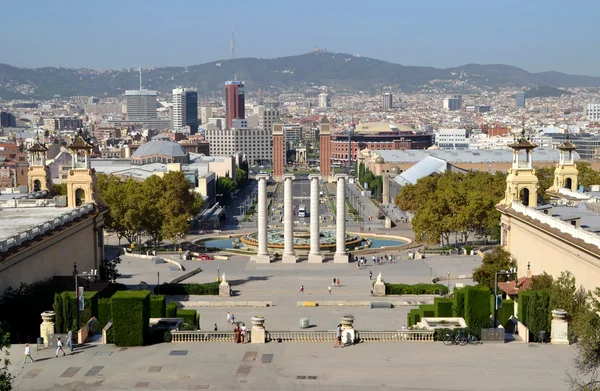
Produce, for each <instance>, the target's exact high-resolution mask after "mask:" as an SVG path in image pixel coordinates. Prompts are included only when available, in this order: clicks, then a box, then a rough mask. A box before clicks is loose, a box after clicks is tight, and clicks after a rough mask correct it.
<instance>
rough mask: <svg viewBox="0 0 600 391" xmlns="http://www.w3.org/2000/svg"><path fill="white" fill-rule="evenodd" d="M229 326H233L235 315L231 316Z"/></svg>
mask: <svg viewBox="0 0 600 391" xmlns="http://www.w3.org/2000/svg"><path fill="white" fill-rule="evenodd" d="M231 324H235V315H234V314H231Z"/></svg>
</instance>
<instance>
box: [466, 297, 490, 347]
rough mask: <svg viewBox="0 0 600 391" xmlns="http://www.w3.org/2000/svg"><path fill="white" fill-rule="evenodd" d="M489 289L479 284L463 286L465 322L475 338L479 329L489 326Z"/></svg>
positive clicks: (479, 331)
mask: <svg viewBox="0 0 600 391" xmlns="http://www.w3.org/2000/svg"><path fill="white" fill-rule="evenodd" d="M490 315H491V312H490V289H489V288H487V287H481V286H467V287H466V288H465V322H466V323H467V326H468V327H469V329H471V330H472V331H473V334H474V335H475V336H477V338H481V329H487V328H489V327H490Z"/></svg>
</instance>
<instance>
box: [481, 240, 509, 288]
mask: <svg viewBox="0 0 600 391" xmlns="http://www.w3.org/2000/svg"><path fill="white" fill-rule="evenodd" d="M516 266H517V262H516V260H515V259H514V258H513V257H512V256H511V255H510V253H509V252H508V251H506V250H505V249H504V248H503V247H496V248H494V249H493V250H492V251H491V252H488V253H486V254H485V255H484V256H483V263H482V264H481V266H480V267H478V268H476V269H473V281H475V282H477V283H478V284H479V285H481V286H487V287H488V288H490V290H492V291H494V289H495V286H494V284H495V274H496V273H497V272H499V271H501V270H509V269H511V268H514V267H516ZM506 280H507V276H506V275H499V276H498V281H506Z"/></svg>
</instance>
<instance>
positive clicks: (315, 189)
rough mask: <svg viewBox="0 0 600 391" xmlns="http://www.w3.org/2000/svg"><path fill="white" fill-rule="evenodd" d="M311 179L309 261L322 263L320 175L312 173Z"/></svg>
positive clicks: (309, 177)
mask: <svg viewBox="0 0 600 391" xmlns="http://www.w3.org/2000/svg"><path fill="white" fill-rule="evenodd" d="M308 179H309V180H310V252H309V253H308V263H322V262H323V256H322V255H321V242H320V240H319V238H320V234H321V229H320V227H319V179H321V176H320V175H316V174H311V175H309V176H308Z"/></svg>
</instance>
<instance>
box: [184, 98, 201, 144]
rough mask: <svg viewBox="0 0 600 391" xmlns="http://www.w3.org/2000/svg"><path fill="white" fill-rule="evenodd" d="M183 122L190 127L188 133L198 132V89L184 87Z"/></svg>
mask: <svg viewBox="0 0 600 391" xmlns="http://www.w3.org/2000/svg"><path fill="white" fill-rule="evenodd" d="M185 124H186V125H187V126H189V127H190V134H196V133H198V91H197V90H195V89H192V88H186V89H185Z"/></svg>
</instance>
